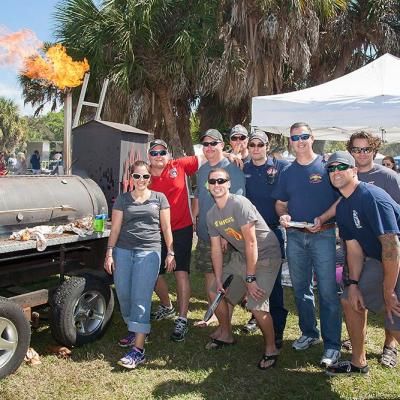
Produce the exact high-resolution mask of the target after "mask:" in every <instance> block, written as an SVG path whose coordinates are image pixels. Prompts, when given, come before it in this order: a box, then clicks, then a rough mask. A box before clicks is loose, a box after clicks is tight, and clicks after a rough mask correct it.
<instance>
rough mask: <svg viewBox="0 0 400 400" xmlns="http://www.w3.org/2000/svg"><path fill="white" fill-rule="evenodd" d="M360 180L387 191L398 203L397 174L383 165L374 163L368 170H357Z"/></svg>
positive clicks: (399, 199) (399, 201) (399, 202)
mask: <svg viewBox="0 0 400 400" xmlns="http://www.w3.org/2000/svg"><path fill="white" fill-rule="evenodd" d="M358 179H359V180H360V181H361V182H366V183H372V184H373V185H375V186H378V187H380V188H381V189H383V190H384V191H385V192H386V193H388V194H389V195H390V196H391V197H392V199H393V200H394V201H395V202H396V203H398V204H400V177H399V174H398V173H397V172H395V171H393V170H391V169H389V168H387V167H384V166H383V165H379V164H374V167H373V168H372V169H371V170H370V171H368V172H358Z"/></svg>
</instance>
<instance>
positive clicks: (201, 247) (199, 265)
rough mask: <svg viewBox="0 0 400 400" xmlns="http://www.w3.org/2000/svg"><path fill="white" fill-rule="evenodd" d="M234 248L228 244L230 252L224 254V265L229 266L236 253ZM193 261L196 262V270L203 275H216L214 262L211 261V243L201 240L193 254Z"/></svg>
mask: <svg viewBox="0 0 400 400" xmlns="http://www.w3.org/2000/svg"><path fill="white" fill-rule="evenodd" d="M235 252H236V251H235V250H233V248H232V246H231V245H230V244H229V243H228V250H227V252H226V253H224V260H223V261H224V265H227V264H228V262H229V260H230V258H231V254H232V253H235ZM193 259H194V262H195V268H196V269H197V270H198V271H199V272H202V273H204V274H205V273H211V274H213V273H214V270H213V266H212V261H211V243H210V242H206V241H204V240H201V239H199V240H198V241H197V246H196V249H195V251H194V254H193Z"/></svg>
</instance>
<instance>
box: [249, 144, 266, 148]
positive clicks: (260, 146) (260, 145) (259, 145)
mask: <svg viewBox="0 0 400 400" xmlns="http://www.w3.org/2000/svg"><path fill="white" fill-rule="evenodd" d="M264 146H265V143H249V146H248V147H258V148H259V149H261V148H263V147H264Z"/></svg>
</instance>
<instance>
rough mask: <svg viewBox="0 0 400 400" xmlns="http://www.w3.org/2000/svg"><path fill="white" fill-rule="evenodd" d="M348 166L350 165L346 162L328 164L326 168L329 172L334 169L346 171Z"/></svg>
mask: <svg viewBox="0 0 400 400" xmlns="http://www.w3.org/2000/svg"><path fill="white" fill-rule="evenodd" d="M349 168H350V165H347V164H337V165H330V166H329V167H328V168H327V170H328V172H329V173H331V172H335V171H346V170H348V169H349Z"/></svg>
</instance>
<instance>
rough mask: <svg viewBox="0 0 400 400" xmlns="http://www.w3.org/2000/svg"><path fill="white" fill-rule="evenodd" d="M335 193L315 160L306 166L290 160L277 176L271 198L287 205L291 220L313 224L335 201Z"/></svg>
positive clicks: (322, 167)
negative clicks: (276, 183) (277, 179)
mask: <svg viewBox="0 0 400 400" xmlns="http://www.w3.org/2000/svg"><path fill="white" fill-rule="evenodd" d="M339 196H340V194H339V192H338V191H337V190H336V189H335V188H334V187H333V186H332V185H331V183H330V180H329V176H328V171H327V170H326V168H325V165H324V163H323V162H322V157H321V156H317V158H316V159H315V160H314V161H313V162H312V163H310V164H308V165H301V164H299V163H298V162H297V161H293V162H292V163H291V164H290V165H288V166H287V167H286V168H285V169H284V170H283V171H282V172H281V173H280V176H279V182H278V185H277V187H276V188H275V189H274V191H273V192H272V197H273V198H275V199H277V200H281V201H284V202H288V213H289V215H290V216H291V217H292V221H296V222H309V223H314V218H316V217H319V216H320V215H321V214H322V213H324V212H325V211H326V210H327V209H328V208H329V207H330V206H331V205H332V204H333V203H334V202H335V201H336V200H337V199H338V198H339Z"/></svg>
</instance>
